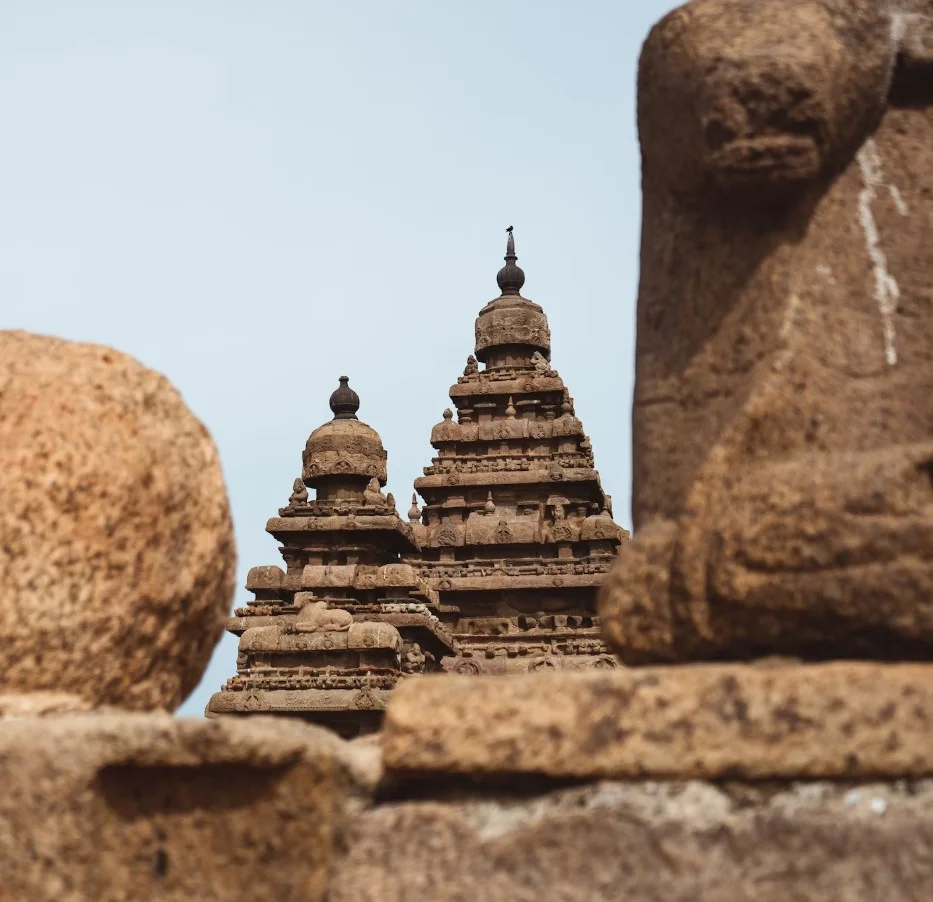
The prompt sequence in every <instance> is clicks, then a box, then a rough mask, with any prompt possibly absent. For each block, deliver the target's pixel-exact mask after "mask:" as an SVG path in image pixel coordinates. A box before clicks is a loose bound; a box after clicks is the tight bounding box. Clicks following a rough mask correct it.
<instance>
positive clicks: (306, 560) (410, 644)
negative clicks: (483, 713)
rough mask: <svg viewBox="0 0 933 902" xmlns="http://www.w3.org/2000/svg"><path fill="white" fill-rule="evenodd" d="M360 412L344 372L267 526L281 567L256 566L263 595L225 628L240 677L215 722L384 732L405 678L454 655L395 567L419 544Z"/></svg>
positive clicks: (415, 584) (412, 581)
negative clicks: (235, 719)
mask: <svg viewBox="0 0 933 902" xmlns="http://www.w3.org/2000/svg"><path fill="white" fill-rule="evenodd" d="M359 407H360V399H359V396H358V395H357V393H356V392H355V391H353V389H351V388H350V386H349V380H348V379H347V377H346V376H342V377H341V378H340V385H339V387H338V388H337V390H336V391H335V392H334V393H333V395H331V398H330V408H331V411H332V412H333V414H334V417H333V419H332V420H329V421H328V422H326V423H324V424H323V425H322V426H320V427H319V428H317V429H315V430H314V432H312V433H311V435H310V437H309V438H308V441H307V444H306V446H305V450H304V455H303V468H302V478H301V479H299V480H295V486H294V489H293V491H292V493H291V496H290V498H289V502H288V506H287V507H284V508H282V509H281V510H280V511H279V515H278V516H277V517H273V518H272V519H271V520H269V522H268V524H267V525H266V530H267V532H269V533H271V534H272V535H273V536H275V538H276V539H278V540H279V542H280V543H281V549H280V551H281V553H282V557H283V559H284V561H285V565H286V569H285V570H284V571H283V570H282V568H280V567H277V566H272V567H254V568H253V569H252V570H250V572H249V576H248V577H247V582H246V587H247V589H250V590H251V591H252V592H254V593H255V596H256V597H255V599H254V600H253V601H251V602H249V603H248V604H247V605H246V606H245V607H242V608H239V609H238V610H237V611H236V612H235V616H234V617H233V618H232V619H231V620H230V621H229V623H228V626H227V628H228V630H229V631H230V632H232V633H234V634H235V635H238V636H240V648H239V656H238V658H237V673H236V675H235V676H234V677H231V678H230V679H229V680H227V682H226V683H225V684H224V686H223V689H222V690H221V691H220V692H218V693H216V694H215V695H214V696H213V697H212V698H211V700H210V702H209V703H208V706H207V712H206V713H207V716H208V717H215V716H219V715H226V714H251V713H255V712H265V713H279V714H286V715H289V716H293V717H301V718H303V719H305V720H309V721H313V722H315V723H318V724H321V725H324V726H329V727H331V728H332V729H334V730H336V731H337V732H339V733H340V734H341V735H343V736H346V737H351V736H358V735H361V734H365V733H369V732H372V731H373V730H375V729H378V726H379V724H380V723H381V719H382V712H383V710H384V708H385V705H386V702H387V700H388V696H389V692H390V691H391V689H392V687H393V686H394V685H395V684H396V682H397V681H398V680H399V679H401V678H402V677H404V676H406V675H409V674H412V673H424V672H429V671H431V670H433V669H437V668H439V666H440V660H441V659H442V658H443V657H445V656H447V655H450V654H452V653H453V651H454V641H453V639H452V637H451V636H450V634H449V633H448V632H447V630H446V629H445V628H444V627H443V626H442V624H441V623H440V621H439V620H438V618H437V616H436V613H437V609H438V598H437V593H436V592H435V591H434V590H432V589H431V588H430V587H429V586H428V585H427V584H426V583H425V581H424V580H423V579H421V578H420V577H419V576H418V574H417V572H416V571H415V570H414V569H413V568H412V567H411V566H410V565H406V564H402V563H401V562H400V555H401V553H402V552H406V551H407V552H411V551H414V550H415V549H416V548H417V546H416V544H415V541H414V537H413V534H412V528H411V526H410V525H409V524H408V523H404V522H403V521H402V520H401V518H400V517H399V515H398V512H397V511H396V510H395V506H394V504H392V503H391V502H390V496H386V495H384V494H383V493H382V486H384V485H385V483H386V452H385V450H384V448H383V447H382V440H381V439H380V437H379V434H378V433H377V432H376V431H375V430H374V429H372V428H371V427H370V426H367V425H366V424H365V423H363V422H361V421H360V420H359V419H358V418H357V416H356V413H357V411H358V410H359ZM301 489H304V491H302V490H301ZM308 489H313V490H314V491H315V497H314V498H313V499H312V498H310V493H309V492H308Z"/></svg>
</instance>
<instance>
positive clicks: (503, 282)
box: [496, 226, 525, 296]
mask: <svg viewBox="0 0 933 902" xmlns="http://www.w3.org/2000/svg"><path fill="white" fill-rule="evenodd" d="M506 232H508V233H509V237H508V240H507V242H506V245H505V266H503V267H502V269H500V270H499V273H498V275H497V276H496V281H497V282H498V283H499V290H500V291H501V292H502V294H503V296H505V295H518V294H521V291H522V286H523V285H524V284H525V273H524V271H523V270H522V268H521V267H520V266H518V265H517V263H516V262H515V261H516V260H518V257H517V256H516V255H515V237H514V236H513V234H512V226H509V227H508V228H507V229H506Z"/></svg>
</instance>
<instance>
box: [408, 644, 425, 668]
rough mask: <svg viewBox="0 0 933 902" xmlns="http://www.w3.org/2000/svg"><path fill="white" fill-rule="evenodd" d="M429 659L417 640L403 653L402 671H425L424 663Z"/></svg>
mask: <svg viewBox="0 0 933 902" xmlns="http://www.w3.org/2000/svg"><path fill="white" fill-rule="evenodd" d="M426 661H427V658H426V657H425V654H424V652H423V651H422V650H421V646H420V645H419V644H418V643H417V642H415V643H413V644H412V645H410V646H408V648H407V649H406V651H405V652H404V654H403V655H402V673H424V665H425V662H426Z"/></svg>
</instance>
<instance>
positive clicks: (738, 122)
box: [601, 0, 933, 663]
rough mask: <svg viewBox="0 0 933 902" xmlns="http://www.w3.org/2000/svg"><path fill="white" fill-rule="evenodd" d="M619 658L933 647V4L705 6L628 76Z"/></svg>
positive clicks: (615, 593) (606, 606) (814, 1)
mask: <svg viewBox="0 0 933 902" xmlns="http://www.w3.org/2000/svg"><path fill="white" fill-rule="evenodd" d="M638 118H639V132H640V138H641V146H642V158H643V181H644V186H643V187H644V217H643V235H642V265H641V285H640V293H639V300H638V324H637V328H638V338H637V377H636V390H635V403H634V412H633V421H634V499H633V513H634V522H635V529H636V537H635V539H634V541H633V542H632V543H631V544H629V545H627V546H623V549H622V553H621V557H620V559H619V562H618V564H617V566H616V569H615V571H614V573H613V574H612V576H611V577H610V578H609V580H607V582H606V584H605V586H604V591H603V594H602V600H601V613H602V618H603V626H604V629H605V635H606V637H607V640H608V641H609V643H610V644H611V645H612V646H613V647H614V649H615V650H616V651H617V652H618V653H619V654H620V655H621V657H622V658H623V659H624V660H626V661H628V662H631V663H638V662H643V661H650V660H687V659H703V658H724V657H727V658H748V657H753V656H756V655H760V654H766V653H781V652H790V653H793V654H795V655H801V656H804V657H813V658H828V657H850V656H868V657H879V658H893V657H913V656H919V657H926V656H929V654H930V652H931V650H933V429H931V426H933V366H931V358H933V284H931V275H930V274H931V272H933V241H931V233H930V223H931V221H933V166H931V165H930V153H931V150H930V149H931V147H933V3H931V2H929V0H923V2H920V0H914V2H879V0H787V2H782V3H760V2H753V0H695V2H692V3H689V4H687V5H686V6H684V7H681V8H680V9H678V10H675V11H674V12H672V13H670V14H669V15H668V16H667V17H665V18H664V19H663V20H662V21H661V22H660V23H659V24H658V25H657V26H656V27H655V28H654V30H653V31H652V33H651V35H650V37H649V38H648V40H647V42H646V44H645V48H644V51H643V54H642V59H641V67H640V74H639V114H638Z"/></svg>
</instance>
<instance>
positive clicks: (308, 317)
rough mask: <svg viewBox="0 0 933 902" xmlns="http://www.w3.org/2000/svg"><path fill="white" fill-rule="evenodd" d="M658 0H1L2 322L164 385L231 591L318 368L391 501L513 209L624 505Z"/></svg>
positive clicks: (295, 442) (278, 480) (566, 370)
mask: <svg viewBox="0 0 933 902" xmlns="http://www.w3.org/2000/svg"><path fill="white" fill-rule="evenodd" d="M674 5H676V4H675V3H671V2H667V0H642V2H640V3H637V4H636V3H630V2H625V0H622V2H619V0H616V2H605V0H576V2H573V3H571V2H569V0H566V2H560V3H558V2H546V0H534V2H532V0H514V2H508V0H500V2H491V0H470V2H461V3H453V2H447V3H444V2H437V0H433V2H426V0H423V2H422V0H418V2H389V0H361V2H347V0H345V2H341V3H338V2H329V3H323V2H304V3H300V2H282V0H265V2H258V0H254V2H242V0H226V2H220V0H184V2H180V0H163V2H160V3H140V2H126V0H119V2H117V0H113V2H94V0H85V2H81V3H74V2H70V0H59V2H43V0H0V129H2V134H3V141H2V142H0V208H2V210H3V215H2V217H0V297H2V298H3V301H2V305H0V311H2V320H0V327H4V328H26V329H31V330H33V331H37V332H43V333H49V334H54V335H59V336H62V337H65V338H69V339H75V340H82V341H94V342H100V343H103V344H109V345H113V346H114V347H117V348H119V349H121V350H123V351H126V352H128V353H130V354H133V355H134V356H136V357H137V358H138V359H140V360H141V361H143V362H144V363H146V364H147V365H149V366H151V367H154V368H155V369H157V370H159V371H161V372H163V373H165V374H166V375H167V376H168V377H169V378H170V379H171V380H172V382H174V383H175V385H177V386H178V388H179V389H180V390H181V392H182V393H183V395H184V397H185V399H186V400H187V402H188V404H189V405H190V406H191V407H192V409H193V410H194V411H195V412H196V413H197V415H198V416H199V417H201V419H202V420H203V421H204V422H205V423H206V425H207V426H208V428H209V429H210V431H211V433H212V434H213V436H214V438H215V440H216V441H217V444H218V446H219V448H220V454H221V459H222V461H223V466H224V471H225V474H226V478H227V484H228V486H229V490H230V496H231V500H232V504H233V512H234V518H235V523H236V531H237V539H238V545H239V578H238V583H239V586H240V588H238V590H237V596H236V602H237V603H242V602H243V601H244V600H245V599H246V597H247V593H246V591H245V590H244V589H243V588H242V584H243V582H244V580H245V575H246V571H247V570H248V569H249V567H251V566H253V565H255V564H271V563H277V562H278V561H279V557H278V552H277V548H276V543H275V541H274V540H273V539H272V538H271V537H269V536H268V535H266V533H265V532H264V526H265V521H266V519H267V518H268V517H269V516H271V515H273V514H274V513H275V510H276V508H277V507H278V506H279V505H281V504H282V503H283V502H284V501H285V500H286V499H287V497H288V494H289V492H290V490H291V483H292V480H293V479H294V477H295V476H297V475H298V474H299V472H300V467H301V450H302V448H303V446H304V442H305V439H306V438H307V435H308V433H309V432H310V431H311V430H312V429H314V428H315V427H316V426H318V425H319V424H320V423H321V422H322V421H323V420H325V419H327V418H329V412H328V409H327V399H328V397H329V395H330V393H331V391H332V390H333V388H334V387H335V386H336V384H337V377H338V376H339V375H342V374H344V373H345V374H347V375H349V376H350V377H351V385H352V386H353V387H354V388H355V389H356V390H357V391H358V392H359V394H360V396H361V398H362V408H361V410H360V416H361V418H362V419H364V420H365V421H366V422H368V423H370V425H372V426H373V427H375V428H376V429H378V430H379V431H380V433H381V434H382V437H383V441H384V443H385V446H386V448H387V450H388V452H389V486H388V488H389V490H390V491H392V492H394V493H395V496H396V498H397V499H398V504H399V508H400V509H401V512H402V514H403V515H404V513H405V512H406V511H407V509H408V505H409V503H410V496H411V484H412V481H413V479H414V478H415V477H416V476H417V475H418V474H419V473H420V469H421V467H423V466H425V465H426V464H427V463H429V459H430V456H431V448H430V445H429V443H428V437H429V434H430V430H431V426H432V425H433V424H434V423H435V422H437V421H438V420H439V419H440V414H441V411H442V410H443V409H444V407H446V406H447V405H448V403H449V402H448V398H447V389H448V387H449V385H450V384H451V383H452V382H453V381H455V377H456V376H457V375H459V374H460V372H461V370H462V367H463V364H464V361H465V359H466V356H467V354H469V353H470V352H471V351H472V335H473V320H474V318H475V316H476V313H477V311H478V310H479V308H480V307H481V306H482V305H483V304H484V303H486V302H487V301H488V300H490V299H491V298H492V297H494V296H495V295H496V294H497V293H498V292H497V290H496V286H495V273H496V271H497V269H498V268H499V266H500V265H501V257H502V254H503V252H504V244H505V232H504V230H505V227H506V226H507V225H514V226H515V235H516V242H517V246H518V254H519V263H520V265H521V266H523V268H524V269H525V272H526V274H527V282H526V284H525V292H524V293H525V294H526V295H527V296H528V297H530V298H532V299H533V300H535V301H537V302H538V303H540V304H542V305H543V306H544V308H545V310H546V312H547V314H548V316H549V319H550V323H551V330H552V333H553V364H554V366H555V367H556V368H557V369H558V370H559V371H560V373H561V375H562V376H563V377H564V379H565V380H566V381H567V383H568V384H569V386H570V389H571V392H572V393H573V395H574V397H575V400H576V407H577V413H578V415H579V416H580V417H581V418H582V419H583V422H584V425H585V426H586V427H587V431H588V432H589V434H590V436H591V438H592V440H593V446H594V450H595V452H596V462H597V466H598V467H599V469H600V471H601V473H602V476H603V483H604V485H605V487H606V489H607V491H609V492H610V493H611V494H612V495H613V498H614V502H615V513H616V517H617V519H618V520H619V521H620V522H622V523H623V524H625V525H626V526H627V525H629V513H628V507H629V479H630V430H629V405H630V394H631V388H632V368H633V338H634V336H633V318H634V300H635V292H636V284H637V276H638V232H639V207H640V200H639V191H638V187H639V161H638V151H637V144H636V138H635V126H634V100H635V69H636V62H637V56H638V50H639V46H640V44H641V41H642V40H643V38H644V36H645V34H646V33H647V31H648V28H649V27H650V25H651V23H652V22H653V21H655V20H656V19H657V18H659V17H660V16H661V15H662V14H663V13H665V12H666V11H667V10H668V9H671V8H672V7H673V6H674ZM235 652H236V643H235V642H234V640H233V639H232V638H230V637H228V638H226V639H225V640H224V642H223V643H222V644H221V645H220V646H218V651H217V653H216V654H215V656H214V660H213V661H212V664H211V667H210V668H209V669H208V672H207V674H206V675H205V679H204V680H203V681H202V684H201V686H200V687H199V689H198V690H197V691H196V692H195V693H194V695H192V697H191V698H190V699H189V701H188V702H187V703H186V704H185V706H183V708H182V711H183V713H188V714H199V713H200V712H201V711H202V710H203V707H204V704H205V702H206V700H207V698H208V697H209V695H210V693H211V692H213V691H215V690H216V689H217V688H219V686H220V684H221V682H222V681H223V680H224V679H225V678H226V677H227V676H229V675H231V674H232V673H233V672H234V668H235Z"/></svg>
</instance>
